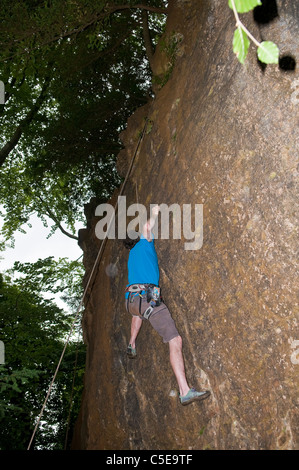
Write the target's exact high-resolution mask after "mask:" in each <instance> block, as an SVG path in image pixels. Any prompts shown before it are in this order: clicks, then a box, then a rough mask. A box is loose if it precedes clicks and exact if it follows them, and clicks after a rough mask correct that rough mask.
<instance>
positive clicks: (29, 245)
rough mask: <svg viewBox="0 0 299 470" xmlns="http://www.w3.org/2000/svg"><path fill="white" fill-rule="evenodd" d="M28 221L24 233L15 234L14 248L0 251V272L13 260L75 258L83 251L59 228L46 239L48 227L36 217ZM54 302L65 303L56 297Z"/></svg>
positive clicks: (61, 305)
mask: <svg viewBox="0 0 299 470" xmlns="http://www.w3.org/2000/svg"><path fill="white" fill-rule="evenodd" d="M30 223H31V224H32V228H28V229H26V231H27V233H26V234H22V233H20V232H17V233H16V234H15V248H13V249H11V248H8V249H6V251H3V252H1V251H0V272H3V271H5V270H6V269H9V268H12V266H13V264H14V262H15V261H20V262H22V263H27V262H28V263H33V262H35V261H37V260H38V259H39V258H41V259H44V258H47V257H48V256H54V258H55V259H59V258H69V259H71V260H75V259H77V258H79V257H80V256H81V255H82V253H83V252H82V250H81V248H80V247H79V246H78V243H77V240H74V239H72V238H69V237H67V236H66V235H63V234H62V233H61V232H60V230H57V231H56V232H55V234H54V235H52V236H51V237H50V238H49V239H47V235H48V234H49V232H50V229H49V228H45V227H44V226H43V223H42V222H41V220H40V219H39V218H38V217H35V216H34V217H32V218H31V219H30ZM0 224H1V220H0ZM79 228H83V225H82V224H81V223H80V224H78V227H77V229H79ZM51 297H53V295H51ZM55 298H56V296H55ZM56 303H57V305H58V306H59V307H61V308H65V304H64V303H63V302H61V301H60V300H59V298H58V297H57V298H56Z"/></svg>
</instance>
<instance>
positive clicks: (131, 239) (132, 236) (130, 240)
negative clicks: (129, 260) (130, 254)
mask: <svg viewBox="0 0 299 470" xmlns="http://www.w3.org/2000/svg"><path fill="white" fill-rule="evenodd" d="M139 240H140V233H139V232H135V231H133V230H131V231H130V232H128V233H127V237H126V238H125V240H123V243H124V246H125V248H127V250H132V248H134V246H135V245H136V243H138V242H139Z"/></svg>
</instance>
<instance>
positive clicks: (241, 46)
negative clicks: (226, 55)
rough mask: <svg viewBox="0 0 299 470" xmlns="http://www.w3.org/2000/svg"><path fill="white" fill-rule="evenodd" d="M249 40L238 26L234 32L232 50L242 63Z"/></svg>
mask: <svg viewBox="0 0 299 470" xmlns="http://www.w3.org/2000/svg"><path fill="white" fill-rule="evenodd" d="M249 45H250V41H249V39H248V37H247V35H246V33H245V32H244V31H243V30H242V28H241V27H238V28H237V29H236V31H235V33H234V39H233V51H234V53H235V54H236V56H237V58H238V60H239V62H241V64H244V61H245V59H246V56H247V52H248V49H249Z"/></svg>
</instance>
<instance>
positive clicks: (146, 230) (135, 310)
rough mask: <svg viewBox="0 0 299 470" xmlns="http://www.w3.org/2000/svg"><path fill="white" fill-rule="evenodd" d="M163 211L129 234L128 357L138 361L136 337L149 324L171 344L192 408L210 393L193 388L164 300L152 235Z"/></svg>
mask: <svg viewBox="0 0 299 470" xmlns="http://www.w3.org/2000/svg"><path fill="white" fill-rule="evenodd" d="M159 210H160V208H159V206H155V207H154V208H153V209H152V213H151V216H150V219H149V220H148V221H147V222H146V224H145V225H144V226H143V229H142V233H141V235H139V234H137V233H136V232H134V235H133V234H128V236H127V239H126V240H124V244H125V247H126V248H127V249H129V250H130V253H129V259H128V286H127V289H126V309H127V311H128V312H129V313H130V314H131V315H132V320H131V338H130V342H129V346H128V348H127V355H128V356H129V357H130V358H132V359H134V358H136V356H137V351H136V344H135V343H136V338H137V336H138V333H139V330H140V328H141V326H142V323H143V321H149V322H150V323H151V325H152V327H153V328H154V329H155V330H156V331H157V333H158V334H159V335H160V336H161V337H162V338H163V341H164V343H168V344H169V353H170V363H171V366H172V369H173V371H174V374H175V377H176V379H177V383H178V387H179V391H180V395H179V398H180V402H181V404H182V405H188V404H189V403H192V402H193V401H195V400H204V399H205V398H207V397H208V396H209V395H210V392H209V391H201V392H199V391H197V390H196V389H194V388H190V387H189V385H188V383H187V379H186V375H185V366H184V360H183V354H182V338H181V336H180V334H179V333H178V330H177V328H176V325H175V322H174V320H173V318H172V316H171V314H170V312H169V310H168V308H167V307H166V305H165V304H164V302H163V301H162V298H161V294H160V287H159V264H158V257H157V253H156V250H155V244H154V237H153V234H152V230H153V227H154V225H155V222H156V219H157V217H158V214H159Z"/></svg>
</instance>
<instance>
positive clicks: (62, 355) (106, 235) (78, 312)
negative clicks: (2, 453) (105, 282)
mask: <svg viewBox="0 0 299 470" xmlns="http://www.w3.org/2000/svg"><path fill="white" fill-rule="evenodd" d="M147 122H148V117H147V118H146V120H145V124H144V127H143V130H142V132H141V134H140V137H139V140H138V142H137V145H136V148H135V152H134V154H133V157H132V159H131V162H130V165H129V168H128V170H127V174H126V177H125V179H124V182H123V184H122V187H121V190H120V193H119V195H120V196H121V195H122V194H123V191H124V189H125V186H126V184H127V181H128V178H129V176H130V173H131V171H132V168H133V164H134V161H135V158H136V155H137V152H138V149H139V146H140V144H141V142H142V140H143V137H144V134H145V129H146V126H147ZM118 201H119V198H117V201H116V203H115V207H114V213H115V214H116V212H117V209H118ZM113 220H114V219H113V218H111V220H110V223H109V224H108V228H107V232H106V234H105V238H104V239H103V240H102V243H101V246H100V248H99V251H98V254H97V257H96V260H95V262H94V265H93V267H92V270H91V273H90V275H89V278H88V281H87V283H86V286H85V289H84V292H83V295H82V298H81V301H80V304H79V306H78V309H77V312H76V314H75V318H74V321H73V323H72V325H71V329H70V332H69V335H68V337H67V340H66V342H65V345H64V348H63V351H62V353H61V356H60V359H59V361H58V365H57V367H56V370H55V373H54V375H53V378H52V381H51V383H50V386H49V389H48V392H47V395H46V398H45V401H44V403H43V406H42V408H41V411H40V414H39V416H38V418H37V421H36V425H35V428H34V430H33V433H32V436H31V439H30V442H29V444H28V447H27V450H30V447H31V445H32V442H33V439H34V436H35V434H36V431H37V429H38V427H39V424H40V421H41V418H42V415H43V412H44V409H45V407H46V404H47V402H48V399H49V396H50V394H51V391H52V388H53V384H54V381H55V379H56V376H57V373H58V370H59V368H60V365H61V362H62V359H63V357H64V354H65V351H66V348H67V345H68V343H69V341H70V338H71V336H72V333H73V329H74V326H75V323H76V321H77V318H78V316H79V314H80V312H81V309H82V307H83V305H84V299H85V296H86V294H87V291H88V289H89V288H90V284H91V281H92V278H93V275H94V273H95V269H96V266H97V265H98V263H99V260H100V258H101V256H102V253H103V249H104V246H105V243H106V241H107V237H108V234H109V232H110V228H111V225H112V223H113Z"/></svg>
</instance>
